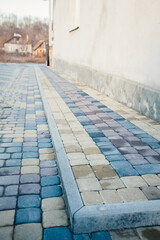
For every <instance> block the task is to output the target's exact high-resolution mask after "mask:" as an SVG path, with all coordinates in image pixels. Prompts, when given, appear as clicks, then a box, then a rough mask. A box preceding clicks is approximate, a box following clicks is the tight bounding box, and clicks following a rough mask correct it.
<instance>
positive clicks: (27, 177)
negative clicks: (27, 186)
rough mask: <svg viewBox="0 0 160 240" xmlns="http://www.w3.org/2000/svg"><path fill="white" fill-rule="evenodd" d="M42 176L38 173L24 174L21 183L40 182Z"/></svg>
mask: <svg viewBox="0 0 160 240" xmlns="http://www.w3.org/2000/svg"><path fill="white" fill-rule="evenodd" d="M39 182H40V176H39V175H38V174H24V175H21V177H20V183H21V184H23V183H39Z"/></svg>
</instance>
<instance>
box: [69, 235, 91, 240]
mask: <svg viewBox="0 0 160 240" xmlns="http://www.w3.org/2000/svg"><path fill="white" fill-rule="evenodd" d="M73 240H90V237H89V235H88V234H80V235H73Z"/></svg>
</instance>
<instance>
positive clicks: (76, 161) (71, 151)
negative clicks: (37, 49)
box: [43, 68, 160, 205]
mask: <svg viewBox="0 0 160 240" xmlns="http://www.w3.org/2000/svg"><path fill="white" fill-rule="evenodd" d="M43 71H44V72H45V74H46V76H47V78H48V79H49V80H50V83H47V84H48V91H47V92H46V94H48V96H49V98H50V101H51V102H52V106H54V107H52V106H51V109H52V110H53V111H52V113H53V115H54V118H55V120H56V123H57V126H58V129H59V132H60V134H61V137H62V140H63V143H64V147H65V150H66V152H67V155H68V158H69V160H70V164H71V166H72V170H73V173H74V175H75V178H76V181H77V184H78V187H79V190H80V192H81V194H82V198H83V201H84V203H85V205H92V204H100V203H117V202H132V201H142V200H153V199H160V190H159V186H160V175H159V173H160V164H159V163H160V154H159V150H160V142H159V140H158V139H156V138H154V137H153V136H151V135H149V134H148V133H146V132H145V131H144V130H142V129H141V128H139V127H137V126H136V125H134V124H133V123H131V122H129V121H128V120H127V119H125V118H124V117H122V116H121V115H120V114H118V113H116V111H112V110H111V109H109V108H108V107H106V106H105V105H104V104H102V103H101V102H99V101H97V100H96V99H94V98H92V97H91V96H90V95H88V94H86V93H85V92H84V91H82V90H80V89H78V88H76V87H75V86H74V85H72V84H71V83H69V82H67V81H66V80H64V79H62V78H61V77H58V76H57V75H56V74H54V73H53V72H52V71H51V70H48V69H46V68H43ZM51 86H54V88H55V90H53V89H52V90H51V91H50V90H49V88H50V87H51ZM57 93H58V94H57ZM51 96H54V99H53V97H52V100H51ZM62 99H63V100H62ZM117 108H118V107H117ZM140 117H141V118H142V119H143V117H142V116H140ZM150 122H151V123H152V121H151V120H150ZM155 126H158V127H159V125H158V124H157V125H156V124H155ZM87 133H88V134H87ZM156 136H157V138H158V135H156ZM153 178H154V179H156V181H155V182H154V183H153V182H152V184H151V181H150V180H151V179H153ZM149 179H150V180H149Z"/></svg>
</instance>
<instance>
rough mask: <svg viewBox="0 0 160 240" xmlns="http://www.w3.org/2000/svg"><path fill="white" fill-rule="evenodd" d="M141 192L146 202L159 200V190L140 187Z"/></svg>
mask: <svg viewBox="0 0 160 240" xmlns="http://www.w3.org/2000/svg"><path fill="white" fill-rule="evenodd" d="M142 191H143V193H144V195H145V196H146V198H147V199H148V200H158V199H160V190H159V189H158V188H157V187H142Z"/></svg>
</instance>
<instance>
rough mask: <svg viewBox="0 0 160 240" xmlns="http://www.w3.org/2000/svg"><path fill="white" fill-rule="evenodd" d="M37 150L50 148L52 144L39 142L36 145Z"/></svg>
mask: <svg viewBox="0 0 160 240" xmlns="http://www.w3.org/2000/svg"><path fill="white" fill-rule="evenodd" d="M38 146H39V148H52V147H53V145H52V143H45V142H41V143H39V144H38Z"/></svg>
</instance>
